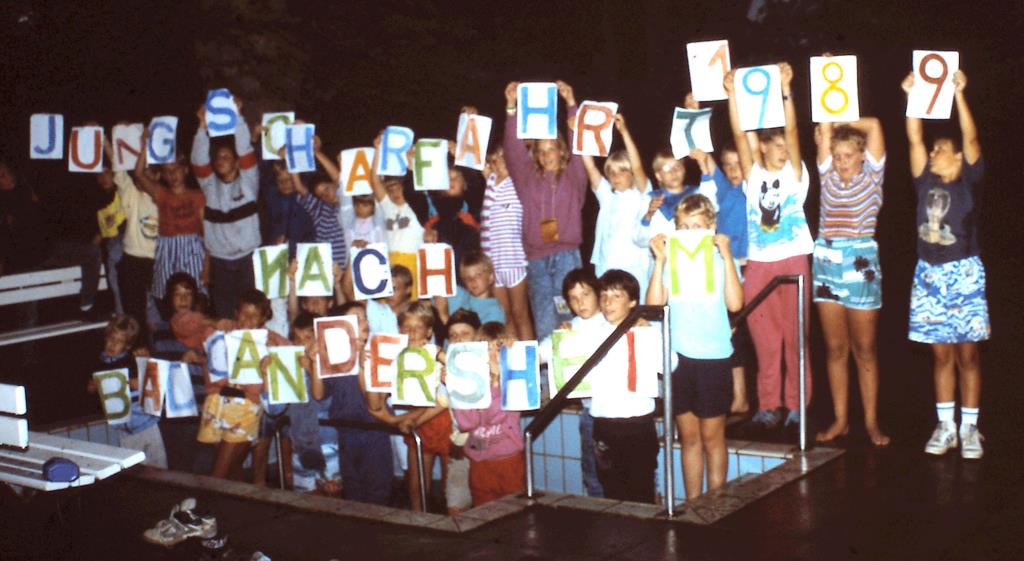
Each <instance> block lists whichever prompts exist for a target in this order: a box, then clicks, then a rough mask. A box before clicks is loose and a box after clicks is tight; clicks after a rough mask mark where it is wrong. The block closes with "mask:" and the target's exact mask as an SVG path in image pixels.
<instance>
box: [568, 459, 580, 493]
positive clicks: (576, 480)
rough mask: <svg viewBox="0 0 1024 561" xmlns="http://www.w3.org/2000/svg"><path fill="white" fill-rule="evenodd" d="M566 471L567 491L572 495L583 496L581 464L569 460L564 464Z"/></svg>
mask: <svg viewBox="0 0 1024 561" xmlns="http://www.w3.org/2000/svg"><path fill="white" fill-rule="evenodd" d="M564 469H565V491H564V492H566V493H570V494H572V495H583V494H585V491H584V490H583V471H582V470H581V469H580V463H579V461H576V460H571V459H567V460H565V464H564Z"/></svg>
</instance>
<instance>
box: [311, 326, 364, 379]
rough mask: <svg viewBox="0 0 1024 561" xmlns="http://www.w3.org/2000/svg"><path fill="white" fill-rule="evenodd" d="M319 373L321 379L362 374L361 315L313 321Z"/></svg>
mask: <svg viewBox="0 0 1024 561" xmlns="http://www.w3.org/2000/svg"><path fill="white" fill-rule="evenodd" d="M313 330H314V332H315V333H316V346H317V351H318V352H317V355H318V356H317V374H319V375H320V377H321V378H330V377H333V376H353V375H355V374H359V346H358V342H359V318H358V317H356V316H354V315H351V316H336V317H326V318H316V319H315V320H313Z"/></svg>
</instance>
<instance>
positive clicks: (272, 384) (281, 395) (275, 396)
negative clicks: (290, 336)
mask: <svg viewBox="0 0 1024 561" xmlns="http://www.w3.org/2000/svg"><path fill="white" fill-rule="evenodd" d="M269 352H270V365H269V366H268V367H267V401H268V402H269V403H270V404H279V403H306V402H308V401H309V390H308V388H307V387H306V375H305V371H304V370H303V368H302V361H301V359H302V356H303V354H305V352H306V349H305V348H304V347H299V346H292V345H288V346H283V347H270V349H269Z"/></svg>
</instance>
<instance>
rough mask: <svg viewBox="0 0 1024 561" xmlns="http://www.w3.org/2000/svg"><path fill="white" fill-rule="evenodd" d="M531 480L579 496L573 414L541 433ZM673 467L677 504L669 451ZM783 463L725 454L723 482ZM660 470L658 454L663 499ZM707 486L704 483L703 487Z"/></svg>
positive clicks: (678, 481) (680, 491) (679, 484)
mask: <svg viewBox="0 0 1024 561" xmlns="http://www.w3.org/2000/svg"><path fill="white" fill-rule="evenodd" d="M528 422H529V419H528V418H524V419H523V427H524V428H525V426H526V424H527V423H528ZM657 426H658V427H659V429H658V432H659V434H661V428H660V427H661V423H658V424H657ZM533 451H534V458H533V465H534V478H535V481H536V485H537V489H539V490H543V491H550V492H558V493H570V494H574V495H583V494H584V488H583V481H582V474H581V472H580V462H579V457H580V434H579V414H578V413H577V412H575V411H564V412H562V413H561V414H560V415H559V416H558V418H557V419H556V420H555V421H553V422H552V423H551V425H550V426H548V428H547V429H546V430H545V431H544V434H543V435H542V436H541V438H539V439H538V441H537V442H536V443H535V444H534V447H533ZM673 452H674V457H673V461H674V463H675V470H674V471H675V473H674V474H673V480H674V486H675V487H674V489H673V491H674V493H673V494H674V495H675V499H676V501H677V502H679V501H683V500H685V499H686V489H685V488H684V486H683V476H682V470H681V469H680V466H681V464H682V461H681V460H682V459H681V457H680V450H679V449H678V448H675V449H674V450H673ZM783 462H785V460H784V459H782V458H773V457H762V456H757V455H754V454H752V453H746V454H737V453H734V452H730V453H729V467H728V474H727V477H726V478H727V479H728V480H732V479H735V478H737V477H739V476H741V475H746V474H751V473H755V474H756V473H764V472H765V471H768V470H770V469H773V468H775V467H778V466H780V465H782V463H783ZM662 474H663V470H662V455H661V454H658V467H657V469H656V471H655V477H656V478H657V480H656V481H657V489H658V493H660V494H662V495H664V484H665V481H664V476H663V475H662ZM706 485H707V482H706V481H705V486H706Z"/></svg>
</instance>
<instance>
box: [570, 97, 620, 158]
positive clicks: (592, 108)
mask: <svg viewBox="0 0 1024 561" xmlns="http://www.w3.org/2000/svg"><path fill="white" fill-rule="evenodd" d="M618 111H619V104H618V103H615V102H614V101H589V100H588V101H584V102H583V103H581V104H580V107H579V110H578V111H576V134H575V135H573V139H574V140H573V143H572V153H573V154H580V155H586V156H601V157H606V156H608V153H609V152H610V151H611V147H612V131H613V130H614V128H615V114H616V113H618Z"/></svg>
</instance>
